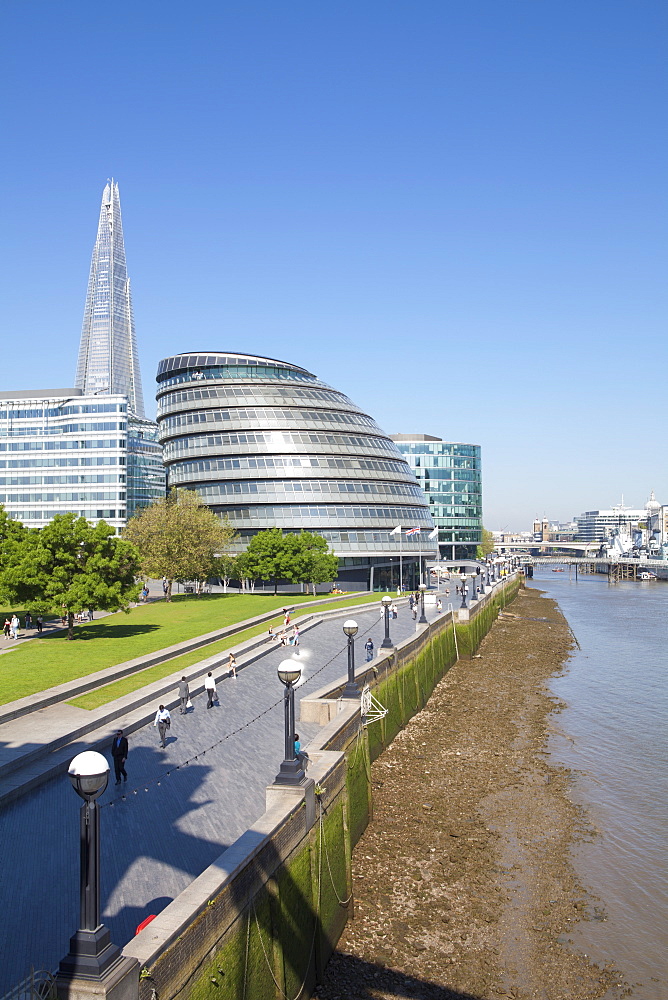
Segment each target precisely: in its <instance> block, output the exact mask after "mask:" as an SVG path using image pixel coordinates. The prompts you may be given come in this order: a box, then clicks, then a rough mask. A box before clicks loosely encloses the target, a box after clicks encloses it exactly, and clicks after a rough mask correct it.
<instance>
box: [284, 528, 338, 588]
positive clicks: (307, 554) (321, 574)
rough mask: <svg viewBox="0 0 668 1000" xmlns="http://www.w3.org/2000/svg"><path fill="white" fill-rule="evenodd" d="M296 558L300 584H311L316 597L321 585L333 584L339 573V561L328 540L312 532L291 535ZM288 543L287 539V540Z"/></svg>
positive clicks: (297, 577) (297, 578)
mask: <svg viewBox="0 0 668 1000" xmlns="http://www.w3.org/2000/svg"><path fill="white" fill-rule="evenodd" d="M288 538H289V539H290V542H291V548H292V551H293V552H294V557H295V568H296V576H295V579H296V580H298V581H299V583H310V584H311V587H312V589H313V596H314V597H315V591H316V586H317V584H319V583H331V582H332V580H335V579H336V576H337V574H338V571H339V559H338V556H335V555H334V554H333V553H332V552H330V551H329V545H328V544H327V540H326V539H325V538H323V537H322V535H315V534H313V533H312V532H311V531H302V532H300V534H298V535H289V536H288ZM286 541H287V539H286Z"/></svg>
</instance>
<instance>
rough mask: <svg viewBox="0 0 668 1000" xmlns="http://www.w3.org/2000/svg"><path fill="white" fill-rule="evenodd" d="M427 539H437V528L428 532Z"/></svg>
mask: <svg viewBox="0 0 668 1000" xmlns="http://www.w3.org/2000/svg"><path fill="white" fill-rule="evenodd" d="M427 538H438V528H434V530H433V531H430V532H429V534H428V535H427Z"/></svg>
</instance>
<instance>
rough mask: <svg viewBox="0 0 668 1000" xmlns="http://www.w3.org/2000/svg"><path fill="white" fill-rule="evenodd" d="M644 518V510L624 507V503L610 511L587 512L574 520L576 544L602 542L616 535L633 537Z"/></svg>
mask: <svg viewBox="0 0 668 1000" xmlns="http://www.w3.org/2000/svg"><path fill="white" fill-rule="evenodd" d="M644 518H645V510H644V509H634V508H632V507H625V506H624V503H623V502H622V503H621V504H618V505H617V506H614V507H612V508H611V509H610V510H587V511H585V512H584V513H583V514H579V515H578V516H577V517H576V518H575V523H576V524H577V534H576V540H577V541H578V542H603V541H605V540H606V539H608V538H612V537H613V536H615V535H618V534H624V535H626V534H629V535H630V536H631V537H633V535H634V534H637V533H638V532H639V528H638V523H639V522H640V521H643V520H644Z"/></svg>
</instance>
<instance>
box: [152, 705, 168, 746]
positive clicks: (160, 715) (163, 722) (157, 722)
mask: <svg viewBox="0 0 668 1000" xmlns="http://www.w3.org/2000/svg"><path fill="white" fill-rule="evenodd" d="M171 724H172V717H171V715H170V714H169V709H167V708H165V706H164V705H160V707H159V708H158V711H157V712H156V713H155V719H154V720H153V725H154V726H157V727H158V734H159V736H160V746H161V747H162V749H163V750H164V749H165V747H166V746H167V743H166V736H167V730H168V729H169V727H170V726H171Z"/></svg>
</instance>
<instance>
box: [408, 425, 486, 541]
mask: <svg viewBox="0 0 668 1000" xmlns="http://www.w3.org/2000/svg"><path fill="white" fill-rule="evenodd" d="M392 440H393V441H394V443H395V445H396V447H397V448H398V450H399V451H400V452H401V454H402V455H403V457H404V458H405V459H406V461H407V462H408V463H409V465H410V466H411V468H412V469H413V472H414V473H415V475H416V477H417V481H418V483H419V484H420V486H421V487H422V490H423V491H424V494H425V496H426V497H427V500H428V501H429V509H430V511H431V514H432V517H433V518H434V521H435V523H436V525H437V527H438V546H439V551H440V555H441V558H442V559H464V558H474V557H475V554H476V548H477V546H478V545H480V544H481V542H482V464H481V459H480V445H477V444H460V443H453V442H451V441H441V439H440V438H436V437H431V436H430V435H427V434H394V435H392Z"/></svg>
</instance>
